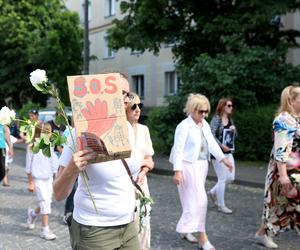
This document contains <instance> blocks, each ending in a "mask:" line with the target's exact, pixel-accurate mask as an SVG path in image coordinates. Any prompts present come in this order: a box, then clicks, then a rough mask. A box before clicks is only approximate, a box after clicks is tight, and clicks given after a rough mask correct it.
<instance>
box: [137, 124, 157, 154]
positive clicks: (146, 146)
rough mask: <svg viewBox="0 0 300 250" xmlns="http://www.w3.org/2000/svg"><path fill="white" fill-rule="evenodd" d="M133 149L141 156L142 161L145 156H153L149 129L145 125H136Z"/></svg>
mask: <svg viewBox="0 0 300 250" xmlns="http://www.w3.org/2000/svg"><path fill="white" fill-rule="evenodd" d="M135 148H136V150H138V152H137V153H139V154H141V157H142V158H143V159H144V157H145V156H147V155H149V156H153V155H154V150H153V147H152V141H151V137H150V133H149V129H148V127H147V126H146V125H142V124H139V123H138V124H137V137H136V139H135Z"/></svg>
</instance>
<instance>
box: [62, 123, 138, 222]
mask: <svg viewBox="0 0 300 250" xmlns="http://www.w3.org/2000/svg"><path fill="white" fill-rule="evenodd" d="M128 129H129V137H130V142H131V145H133V143H134V132H133V129H132V127H131V126H130V124H129V123H128ZM72 133H73V135H74V136H75V130H73V131H72ZM74 138H75V137H74ZM67 145H73V143H72V140H71V137H70V136H69V137H68V143H67ZM132 148H134V147H132ZM72 155H73V152H72V150H71V149H70V147H69V146H66V147H64V149H63V152H62V155H61V157H60V159H59V163H60V165H61V166H63V167H67V166H68V164H69V162H70V160H71V158H72ZM141 160H142V159H141V158H140V157H138V155H137V154H136V151H135V150H133V152H132V154H131V157H130V158H128V159H126V161H127V164H128V166H129V168H130V170H131V173H132V174H133V175H134V174H136V172H137V171H138V170H139V168H140V166H141ZM86 172H87V175H88V177H89V180H88V185H89V189H90V191H91V194H92V196H93V198H94V201H95V203H96V206H97V210H98V214H97V213H96V211H95V208H94V206H93V202H92V200H91V198H90V196H89V194H88V191H87V187H86V184H85V182H84V180H83V178H82V175H79V177H78V188H77V190H76V193H75V196H74V211H73V218H74V219H75V220H76V221H77V222H79V223H80V224H83V225H88V226H100V227H106V226H117V225H123V224H127V223H130V222H131V221H132V220H133V215H134V209H135V187H134V186H133V184H132V183H131V180H130V178H129V176H128V174H127V172H126V169H125V167H124V165H123V163H122V161H121V160H115V161H109V162H102V163H95V164H90V165H89V166H88V167H87V168H86Z"/></svg>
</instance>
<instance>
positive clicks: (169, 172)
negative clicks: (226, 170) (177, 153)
mask: <svg viewBox="0 0 300 250" xmlns="http://www.w3.org/2000/svg"><path fill="white" fill-rule="evenodd" d="M151 174H156V175H164V176H173V171H172V170H167V169H161V168H154V169H153V170H152V171H151ZM206 179H207V180H210V181H215V182H216V181H217V177H216V176H211V175H208V176H207V178H206ZM233 184H236V185H239V186H246V187H253V188H262V189H264V187H265V184H263V183H258V182H251V181H244V180H237V179H236V180H234V181H233Z"/></svg>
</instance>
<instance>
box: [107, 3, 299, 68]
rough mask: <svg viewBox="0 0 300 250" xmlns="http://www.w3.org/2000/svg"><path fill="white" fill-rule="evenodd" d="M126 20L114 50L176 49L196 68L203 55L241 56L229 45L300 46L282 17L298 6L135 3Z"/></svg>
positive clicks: (125, 6)
mask: <svg viewBox="0 0 300 250" xmlns="http://www.w3.org/2000/svg"><path fill="white" fill-rule="evenodd" d="M120 7H121V11H122V13H123V14H124V15H125V16H124V17H123V18H122V19H121V20H115V21H114V24H115V26H114V27H113V28H112V29H111V30H110V31H109V41H110V45H111V47H112V48H114V49H119V48H122V47H125V48H131V49H135V50H139V51H145V50H146V49H148V50H150V51H153V52H155V53H158V52H159V49H160V47H161V45H162V44H163V43H165V44H174V47H173V52H174V55H175V57H176V59H177V60H178V61H179V62H181V63H183V64H185V65H189V64H193V63H194V62H195V58H196V57H197V56H199V55H200V54H202V53H208V54H209V55H211V56H214V55H216V54H218V53H223V52H224V51H228V50H235V49H236V48H235V47H231V46H230V45H235V44H234V43H233V44H229V43H228V42H227V39H228V38H229V39H230V40H231V39H235V40H237V39H238V40H244V41H245V43H246V44H247V45H250V46H265V45H268V46H270V47H271V48H277V47H278V46H279V45H280V44H282V43H283V42H284V43H287V44H288V45H289V46H295V45H296V37H297V36H299V34H300V32H299V31H295V30H289V29H279V25H280V15H284V14H286V13H288V12H294V11H296V10H298V9H299V7H300V2H299V1H297V0H274V1H271V0H266V1H261V0H251V1H248V0H239V1H237V0H198V1H194V0H185V1H182V0H171V1H169V0H130V1H122V2H121V3H120Z"/></svg>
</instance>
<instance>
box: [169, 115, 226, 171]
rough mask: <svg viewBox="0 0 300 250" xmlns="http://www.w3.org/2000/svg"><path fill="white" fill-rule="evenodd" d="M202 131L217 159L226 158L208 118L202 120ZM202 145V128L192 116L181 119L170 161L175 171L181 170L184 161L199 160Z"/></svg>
mask: <svg viewBox="0 0 300 250" xmlns="http://www.w3.org/2000/svg"><path fill="white" fill-rule="evenodd" d="M202 124H203V126H202V131H203V134H204V137H205V139H206V141H207V144H208V152H209V153H210V154H212V155H213V156H214V157H215V158H216V160H217V161H221V160H223V159H224V158H225V155H224V154H223V152H222V150H221V148H220V146H219V145H218V143H217V142H216V140H215V138H214V136H213V135H212V133H211V130H210V126H209V124H208V123H207V121H206V120H204V119H203V121H202ZM200 147H201V136H200V128H199V127H198V126H197V125H196V123H195V122H194V120H193V119H192V117H191V116H188V117H187V118H186V119H184V120H183V121H181V122H180V123H179V124H178V125H177V127H176V130H175V136H174V145H173V148H172V151H171V155H170V159H169V161H170V162H171V163H172V164H173V170H174V171H181V169H182V161H187V162H191V163H194V162H195V161H197V160H198V156H199V153H200Z"/></svg>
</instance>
